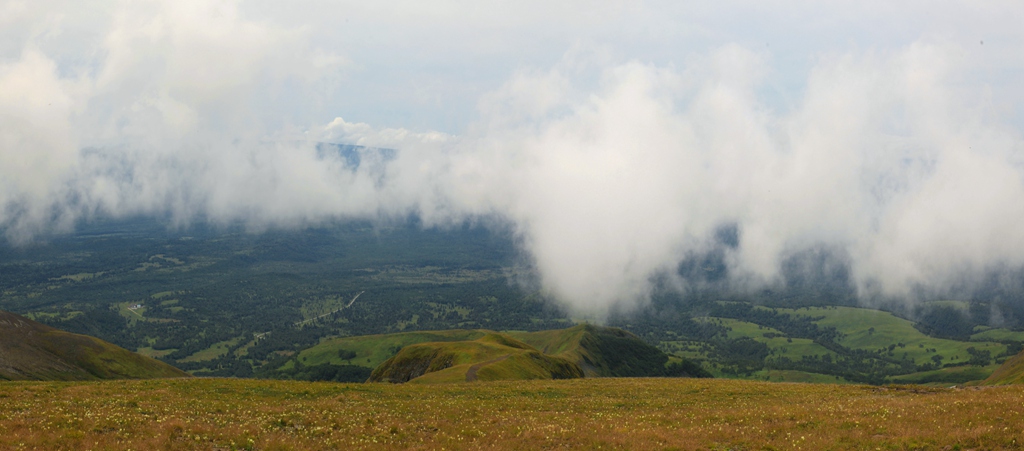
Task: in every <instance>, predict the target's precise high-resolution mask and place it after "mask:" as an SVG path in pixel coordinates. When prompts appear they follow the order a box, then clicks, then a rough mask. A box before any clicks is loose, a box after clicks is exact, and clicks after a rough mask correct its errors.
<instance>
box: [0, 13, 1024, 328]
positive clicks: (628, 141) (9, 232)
mask: <svg viewBox="0 0 1024 451" xmlns="http://www.w3.org/2000/svg"><path fill="white" fill-rule="evenodd" d="M141 5H143V6H138V7H126V8H123V9H121V10H119V12H118V14H115V15H113V16H112V17H113V19H111V21H110V24H109V28H108V29H105V30H106V31H105V33H104V34H102V39H101V40H100V41H101V42H102V45H100V50H99V51H97V53H96V55H94V56H93V57H88V58H91V59H88V58H87V59H88V61H86V62H84V63H81V62H75V61H71V62H68V61H67V58H59V57H51V56H50V55H48V54H47V53H46V52H45V51H43V50H41V49H40V48H37V47H34V46H33V45H25V46H24V47H23V48H22V49H20V51H19V53H18V56H17V57H16V58H13V59H9V60H5V61H3V62H0V118H2V119H0V124H2V125H0V229H2V231H3V234H4V235H5V236H6V238H7V240H8V241H10V242H12V243H15V244H18V243H24V242H27V241H30V240H32V239H33V237H34V236H37V235H38V234H39V233H50V232H61V231H68V230H71V229H72V228H73V226H74V224H75V223H76V222H77V221H81V220H89V219H92V218H97V217H108V216H113V217H125V216H131V215H160V216H169V217H171V218H172V220H173V221H174V222H175V223H176V224H178V225H187V224H189V223H191V222H193V221H196V220H203V221H211V222H215V223H229V222H236V221H243V222H245V223H247V224H249V225H250V226H251V227H252V228H253V229H254V230H258V229H262V228H266V227H301V226H305V225H309V224H316V223H318V222H321V221H327V220H335V219H339V218H340V219H375V220H384V221H386V220H390V219H394V218H404V217H408V215H417V216H419V217H420V218H421V219H422V220H423V222H424V224H426V225H427V226H439V227H444V226H448V225H452V224H460V223H463V222H465V221H478V220H482V219H485V220H488V221H489V220H498V221H501V222H502V223H503V224H506V225H507V224H511V226H512V228H513V230H514V231H515V233H516V234H517V237H518V241H519V242H520V243H521V246H522V248H523V251H524V252H525V254H526V255H528V256H529V257H530V260H531V262H530V263H531V265H532V268H533V269H534V270H535V272H536V276H537V280H538V282H539V284H540V286H541V287H542V289H543V290H545V292H547V293H548V294H550V295H551V296H552V297H553V298H554V299H557V300H558V301H559V302H562V303H563V304H565V305H567V306H569V307H571V308H573V309H574V310H576V311H579V312H584V313H588V314H593V315H598V316H600V315H603V314H605V313H606V312H608V311H609V309H611V308H613V307H616V306H620V307H621V306H626V307H628V306H631V305H636V304H637V303H642V302H643V301H644V300H645V299H647V296H648V295H649V294H650V291H651V290H652V287H653V282H652V280H654V279H659V280H663V281H664V280H669V281H671V283H672V284H674V285H675V286H679V287H685V286H687V285H688V284H689V285H692V284H695V283H703V282H707V280H708V279H709V277H710V278H711V279H715V280H716V281H717V282H716V283H727V284H729V285H730V286H732V287H733V288H734V289H737V290H755V289H759V288H763V287H766V286H777V285H779V284H783V283H786V282H787V279H786V277H787V276H786V274H789V273H792V272H793V271H794V269H793V268H799V267H800V265H804V267H805V268H804V269H800V270H798V271H797V272H807V273H821V274H831V275H832V276H830V277H833V276H835V274H841V275H842V277H845V278H847V279H848V280H850V281H851V283H852V285H853V288H854V289H855V290H856V292H857V293H858V295H860V296H861V297H863V298H871V297H879V296H881V297H889V298H892V297H895V298H904V299H914V298H916V297H921V296H942V295H943V294H951V293H962V292H969V291H970V290H969V288H970V287H972V286H974V285H978V284H987V285H991V284H992V283H994V282H993V281H992V279H991V274H993V273H1001V274H1015V272H1014V271H1018V270H1019V269H1020V268H1022V267H1024V227H1021V226H1020V222H1021V221H1022V220H1024V160H1022V155H1024V141H1022V139H1021V135H1020V130H1019V129H1017V128H1014V127H1013V126H1012V125H1011V124H1009V123H1008V122H1006V121H1004V120H1003V119H1002V116H1001V115H1002V114H1003V113H1004V111H1003V106H1002V105H1001V104H1000V102H999V101H998V98H996V97H995V96H997V94H994V93H992V92H991V91H990V90H989V89H988V87H987V86H985V85H983V84H978V85H975V84H971V83H969V82H968V81H965V80H969V79H970V76H971V74H972V72H971V70H970V60H969V58H967V57H965V56H964V55H965V52H966V50H965V49H964V48H962V47H961V46H958V45H954V44H950V43H945V42H941V41H928V40H922V41H919V42H917V43H914V44H912V45H909V46H907V47H905V48H902V49H898V50H894V51H891V52H852V53H844V54H837V55H831V56H822V57H820V58H819V59H818V60H817V61H816V63H815V64H814V65H813V69H812V70H811V71H810V72H809V73H807V74H806V80H805V83H804V88H803V90H802V92H801V93H800V95H799V100H796V101H794V102H792V104H791V105H786V106H780V105H778V104H774V103H771V102H768V101H766V100H765V98H766V97H765V95H764V94H765V92H766V86H765V85H766V82H765V80H766V78H767V77H768V75H769V74H770V73H771V72H772V71H773V67H772V58H771V55H769V54H765V53H763V52H761V51H760V50H751V49H749V48H746V47H743V46H740V45H728V46H724V47H722V48H719V49H717V50H713V51H709V52H707V53H706V54H703V55H698V56H695V57H693V58H691V59H689V60H688V63H687V64H686V65H685V66H682V67H663V66H656V65H651V64H642V63H637V62H625V63H616V64H608V63H600V64H598V63H594V62H580V61H578V60H575V59H572V58H567V59H566V60H565V61H563V62H562V63H559V64H556V65H555V66H554V67H551V68H546V69H541V70H524V71H521V72H519V73H517V74H516V75H514V76H512V77H511V78H510V79H509V80H508V81H507V83H505V84H504V85H503V86H502V87H501V88H500V89H497V90H495V91H493V92H490V93H487V94H485V95H483V96H482V97H481V100H480V104H479V111H480V113H479V117H478V119H477V120H476V121H475V122H474V124H473V125H472V126H470V127H468V128H467V131H466V132H465V133H462V134H460V135H458V136H453V135H449V134H444V133H438V132H414V131H410V130H405V129H400V128H383V127H375V126H373V125H370V124H364V123H360V122H358V121H348V120H345V119H343V118H333V119H329V120H320V121H315V120H314V121H308V122H306V123H298V122H296V121H292V120H289V119H287V118H282V116H281V115H279V114H275V111H278V109H277V108H278V107H279V106H281V107H282V108H283V109H287V108H285V106H288V105H291V106H292V107H294V106H295V105H299V106H301V105H304V104H307V103H308V104H310V105H312V104H314V103H315V99H316V96H317V94H318V93H320V92H321V90H322V89H326V88H325V87H329V86H330V84H331V83H332V82H334V81H332V80H333V79H332V76H331V74H333V73H335V72H333V71H334V70H335V69H337V68H338V67H342V66H344V65H345V64H348V63H347V61H346V60H345V59H344V58H343V57H340V56H337V55H332V54H330V53H328V52H325V51H323V50H321V49H317V48H316V47H315V46H314V45H313V44H311V41H310V40H309V39H307V38H306V37H305V36H304V35H303V33H302V31H301V30H298V31H297V30H293V29H286V28H277V27H275V26H273V25H271V24H265V23H256V22H251V21H247V20H246V19H244V18H242V17H240V16H239V15H238V14H237V12H236V11H233V10H232V8H230V7H226V8H225V7H224V5H220V7H221V8H222V10H216V11H192V10H189V9H184V10H179V8H186V7H196V8H203V7H202V6H196V5H192V4H190V3H187V2H185V3H182V5H185V6H173V5H174V4H148V3H146V4H141ZM189 5H191V6H189ZM228 6H230V5H228ZM154 8H155V9H156V10H157V11H153V9H154ZM210 8H214V6H210ZM197 16H198V17H205V18H207V22H208V23H206V22H204V23H203V24H199V25H196V26H195V27H191V28H190V27H185V26H183V25H182V24H184V23H192V22H191V21H192V20H193V18H194V17H197ZM594 74H598V76H597V81H596V82H594V81H593V80H594ZM282 105H283V106H282ZM314 109H315V108H314ZM324 142H328V143H344V144H351V145H358V146H362V147H344V146H341V147H338V146H325V145H322V144H318V143H324ZM823 253H824V254H823ZM825 254H827V258H826V257H821V255H825ZM815 255H818V257H814V256H815ZM694 256H702V257H700V258H695V257H694ZM816 258H817V260H816ZM815 262H818V263H815ZM828 265H832V266H835V267H834V268H829V267H826V266H828ZM787 271H788V272H787ZM709 274H710V275H709ZM1013 280H1015V279H1013V278H1009V279H1007V280H1001V281H997V282H995V283H997V284H1001V285H1003V286H1006V287H1011V288H1012V287H1016V286H1017V285H1019V283H1018V284H1015V283H1014V281H1013ZM965 287H966V288H965ZM965 290H966V291H965Z"/></svg>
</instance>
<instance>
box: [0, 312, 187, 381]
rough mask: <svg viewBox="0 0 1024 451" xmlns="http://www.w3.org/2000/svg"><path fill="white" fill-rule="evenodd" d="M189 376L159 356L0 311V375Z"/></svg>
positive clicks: (52, 377) (63, 377)
mask: <svg viewBox="0 0 1024 451" xmlns="http://www.w3.org/2000/svg"><path fill="white" fill-rule="evenodd" d="M161 377H189V374H188V373H185V372H184V371H181V370H179V369H177V368H174V367H173V366H170V365H168V364H166V363H163V362H161V361H158V360H155V359H152V358H149V357H146V356H143V355H140V354H136V353H134V352H131V351H129V350H127V349H124V348H121V347H118V346H115V345H113V344H111V343H108V342H106V341H103V340H100V339H99V338H96V337H90V336H88V335H80V334H73V333H70V332H65V331H62V330H59V329H55V328H52V327H50V326H47V325H44V324H40V323H38V322H35V321H32V320H30V319H28V318H25V317H23V316H19V315H15V314H13V313H9V312H4V311H0V380H65V381H71V380H95V379H150V378H161Z"/></svg>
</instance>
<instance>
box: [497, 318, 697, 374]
mask: <svg viewBox="0 0 1024 451" xmlns="http://www.w3.org/2000/svg"><path fill="white" fill-rule="evenodd" d="M510 335H511V336H513V337H515V338H517V339H519V340H522V341H523V342H525V343H527V344H529V345H531V346H534V347H536V348H537V349H539V350H541V351H542V352H544V353H545V354H550V355H554V356H558V357H562V358H565V359H567V360H569V361H571V362H575V363H576V364H577V365H579V366H580V367H581V368H582V369H583V372H584V373H585V374H586V375H587V377H658V376H690V377H706V376H708V374H707V373H706V372H704V371H703V370H700V368H699V367H697V366H695V365H690V366H687V367H686V368H683V366H676V367H673V368H671V369H666V367H665V363H666V362H667V361H668V356H667V355H665V353H663V352H661V350H659V349H658V348H655V347H654V346H651V345H649V344H647V343H645V342H644V341H643V340H641V339H640V338H639V337H637V336H636V335H633V334H631V333H629V332H627V331H625V330H622V329H619V328H615V327H602V326H594V325H591V324H579V325H576V326H573V327H570V328H568V329H558V330H545V331H540V332H510Z"/></svg>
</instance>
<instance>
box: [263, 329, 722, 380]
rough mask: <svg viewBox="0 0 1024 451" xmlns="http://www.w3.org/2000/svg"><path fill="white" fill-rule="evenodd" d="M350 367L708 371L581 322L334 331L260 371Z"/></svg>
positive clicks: (427, 374)
mask: <svg viewBox="0 0 1024 451" xmlns="http://www.w3.org/2000/svg"><path fill="white" fill-rule="evenodd" d="M667 363H668V365H666V364H667ZM351 366H361V367H364V368H375V369H374V371H373V374H372V375H371V377H370V380H371V381H390V382H407V381H415V382H454V381H467V380H478V379H479V380H507V379H561V378H576V377H650V376H690V377H707V376H709V374H708V373H707V372H705V371H703V370H702V369H701V368H700V367H699V366H698V365H696V364H694V363H692V362H689V361H687V360H680V359H677V360H675V361H673V362H672V363H669V357H668V356H667V355H666V354H665V353H663V352H662V351H661V350H659V349H657V348H655V347H653V346H651V345H648V344H647V343H645V342H644V341H642V340H640V339H639V338H638V337H636V336H635V335H633V334H631V333H629V332H626V331H624V330H621V329H616V328H612V327H601V326H593V325H589V324H580V325H577V326H574V327H570V328H568V329H557V330H546V331H539V332H522V331H512V332H502V333H498V332H494V331H489V330H445V331H423V332H405V333H397V334H386V335H369V336H358V337H345V338H335V339H331V340H326V341H324V342H323V343H320V344H319V345H316V346H313V347H311V348H308V349H306V350H303V351H302V352H301V353H299V354H297V355H295V356H293V357H292V358H290V359H289V360H287V361H286V362H285V363H284V364H282V365H280V367H278V369H277V370H276V371H275V373H273V374H265V375H266V376H270V377H280V376H294V375H295V374H297V373H298V372H299V371H302V370H303V369H304V368H337V369H339V370H340V369H343V368H348V367H351ZM295 378H299V377H295Z"/></svg>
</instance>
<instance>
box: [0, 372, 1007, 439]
mask: <svg viewBox="0 0 1024 451" xmlns="http://www.w3.org/2000/svg"><path fill="white" fill-rule="evenodd" d="M1022 411H1024V387H1021V386H1003V387H983V388H982V387H977V388H929V387H912V386H883V387H875V386H863V385H828V384H795V383H766V382H757V381H740V380H709V379H626V378H622V379H619V378H614V379H611V378H609V379H578V380H562V381H517V382H475V383H455V384H437V385H413V384H407V385H389V384H337V383H325V382H313V383H311V382H296V381H267V380H245V379H213V378H208V379H191V380H187V379H163V380H147V381H137V380H133V381H106V382H78V383H68V382H4V383H0V449H5V450H7V449H11V450H15V449H68V450H90V449H171V450H174V449H210V450H231V449H249V450H254V449H261V450H264V449H265V450H275V449H311V450H330V449H339V450H342V449H478V448H486V449H552V448H566V449H594V450H596V449H639V450H646V449H658V450H664V449H686V450H690V449H707V450H716V449H722V450H724V449H734V450H735V449H740V450H773V449H774V450H784V449H785V450H791V449H806V450H829V449H843V450H846V449H865V450H892V449H899V450H904V449H922V450H927V449H934V450H954V449H1020V448H1021V447H1022V446H1021V443H1024V433H1022V431H1024V416H1022V415H1021V413H1022Z"/></svg>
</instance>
